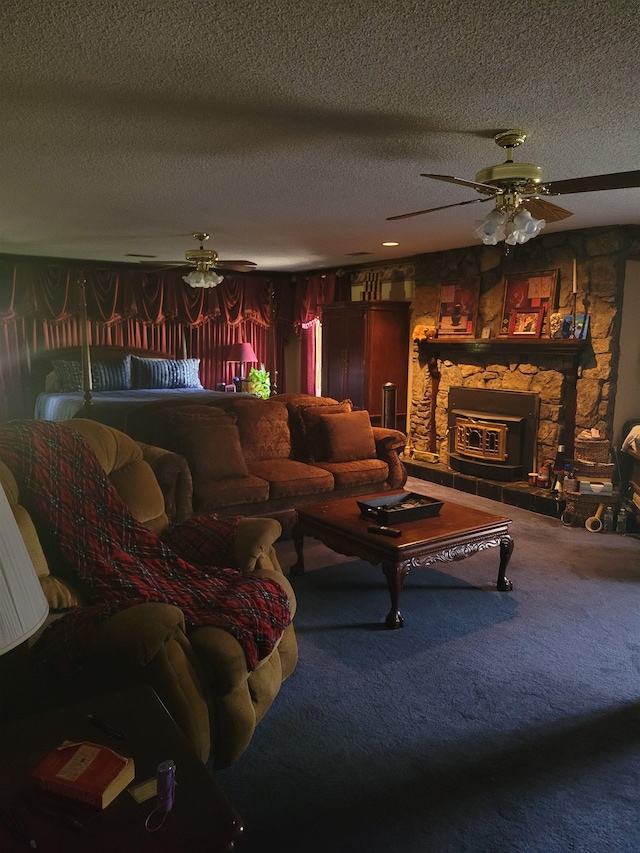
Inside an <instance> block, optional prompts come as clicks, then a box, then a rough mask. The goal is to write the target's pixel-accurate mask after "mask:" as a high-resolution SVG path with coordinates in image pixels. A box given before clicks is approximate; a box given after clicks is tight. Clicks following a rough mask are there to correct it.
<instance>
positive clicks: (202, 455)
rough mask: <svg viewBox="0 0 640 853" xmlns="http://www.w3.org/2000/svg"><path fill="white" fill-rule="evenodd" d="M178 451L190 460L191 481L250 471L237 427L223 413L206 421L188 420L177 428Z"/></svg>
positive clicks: (237, 475) (234, 475)
mask: <svg viewBox="0 0 640 853" xmlns="http://www.w3.org/2000/svg"><path fill="white" fill-rule="evenodd" d="M177 452H178V453H181V454H182V455H183V456H184V457H185V458H186V460H187V462H188V463H189V468H190V469H191V476H192V478H193V482H194V485H195V484H196V483H207V482H209V480H227V479H229V478H230V477H246V476H247V475H248V473H249V470H248V468H247V463H246V462H245V459H244V456H243V454H242V448H241V447H240V434H239V432H238V427H237V426H236V425H235V424H232V423H230V422H229V420H228V419H227V418H224V417H223V418H214V419H213V420H211V421H209V422H206V421H205V420H204V419H203V420H202V421H200V422H197V421H195V422H194V421H189V420H187V421H186V425H184V426H181V427H180V426H179V428H178V438H177Z"/></svg>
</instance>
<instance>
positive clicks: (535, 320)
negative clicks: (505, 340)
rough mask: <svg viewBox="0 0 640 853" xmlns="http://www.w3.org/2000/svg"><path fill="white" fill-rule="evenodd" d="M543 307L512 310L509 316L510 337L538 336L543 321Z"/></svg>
mask: <svg viewBox="0 0 640 853" xmlns="http://www.w3.org/2000/svg"><path fill="white" fill-rule="evenodd" d="M544 312H545V309H544V308H534V309H528V310H526V311H520V310H517V309H516V310H514V311H512V312H511V317H510V318H509V337H510V338H525V337H526V338H539V337H540V332H541V331H542V323H543V322H544Z"/></svg>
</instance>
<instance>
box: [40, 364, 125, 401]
mask: <svg viewBox="0 0 640 853" xmlns="http://www.w3.org/2000/svg"><path fill="white" fill-rule="evenodd" d="M52 366H53V369H54V370H55V372H56V375H57V377H58V380H59V383H60V390H61V391H63V392H65V391H82V390H83V389H82V364H81V362H79V361H54V362H53V363H52ZM91 386H92V388H93V390H94V391H127V390H128V389H129V388H131V356H130V355H128V356H126V357H125V358H118V359H114V360H113V361H96V362H94V363H92V365H91Z"/></svg>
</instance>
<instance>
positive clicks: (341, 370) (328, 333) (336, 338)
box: [322, 310, 349, 400]
mask: <svg viewBox="0 0 640 853" xmlns="http://www.w3.org/2000/svg"><path fill="white" fill-rule="evenodd" d="M348 337H349V336H348V318H347V317H340V316H339V315H338V314H336V313H335V312H332V313H330V312H329V311H327V310H325V311H324V312H323V316H322V395H323V396H324V397H333V398H334V399H336V400H343V399H344V397H345V388H346V387H347V376H348V370H347V363H348V354H347V346H346V341H347V340H348Z"/></svg>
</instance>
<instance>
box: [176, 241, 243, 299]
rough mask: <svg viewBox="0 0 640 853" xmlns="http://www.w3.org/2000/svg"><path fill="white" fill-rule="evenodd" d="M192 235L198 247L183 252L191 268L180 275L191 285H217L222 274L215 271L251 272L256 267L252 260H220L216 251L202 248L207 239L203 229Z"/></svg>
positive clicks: (181, 263)
mask: <svg viewBox="0 0 640 853" xmlns="http://www.w3.org/2000/svg"><path fill="white" fill-rule="evenodd" d="M193 237H194V238H195V239H196V240H197V241H198V243H199V244H200V247H199V248H198V249H188V250H187V251H186V252H185V255H184V257H185V260H186V261H187V265H188V266H189V267H193V269H192V271H191V272H190V273H188V275H184V276H182V279H183V281H186V283H187V284H189V285H191V287H217V285H219V284H220V282H221V281H222V280H223V279H224V276H223V275H219V274H218V272H216V271H221V272H227V271H228V272H251V270H253V269H255V267H256V264H254V262H253V261H226V260H224V261H223V260H220V259H219V258H218V253H217V252H216V251H214V250H213V249H205V248H204V243H205V241H206V240H208V239H209V235H208V234H207V233H206V232H204V231H196V232H195V233H194V234H193ZM165 266H166V265H165ZM169 266H172V267H184V266H185V264H184V263H183V262H182V261H180V262H177V263H175V264H170V265H169Z"/></svg>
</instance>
